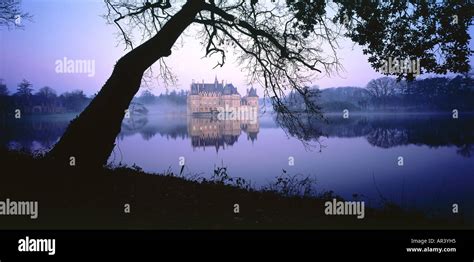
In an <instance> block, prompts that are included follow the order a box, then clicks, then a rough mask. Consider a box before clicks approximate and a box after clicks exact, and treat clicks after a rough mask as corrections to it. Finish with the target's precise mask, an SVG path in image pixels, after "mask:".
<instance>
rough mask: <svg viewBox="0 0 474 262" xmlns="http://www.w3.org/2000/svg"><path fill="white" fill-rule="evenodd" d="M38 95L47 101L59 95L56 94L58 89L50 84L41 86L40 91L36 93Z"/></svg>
mask: <svg viewBox="0 0 474 262" xmlns="http://www.w3.org/2000/svg"><path fill="white" fill-rule="evenodd" d="M36 95H37V96H38V97H39V98H40V99H41V100H45V101H48V100H52V99H55V98H57V96H58V95H57V94H56V91H55V90H54V89H52V88H51V87H49V86H45V87H42V88H40V89H39V90H38V92H37V93H36Z"/></svg>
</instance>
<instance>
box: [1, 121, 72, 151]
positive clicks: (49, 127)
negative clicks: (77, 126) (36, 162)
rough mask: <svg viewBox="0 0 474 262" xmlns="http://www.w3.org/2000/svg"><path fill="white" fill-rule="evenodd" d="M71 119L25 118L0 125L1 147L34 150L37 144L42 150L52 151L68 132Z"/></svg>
mask: <svg viewBox="0 0 474 262" xmlns="http://www.w3.org/2000/svg"><path fill="white" fill-rule="evenodd" d="M70 120H71V119H70V118H57V119H56V118H55V119H50V118H49V119H48V118H46V117H24V118H22V119H15V120H13V119H12V120H8V121H3V122H1V123H0V145H1V146H4V147H9V146H12V147H13V148H15V149H25V150H32V149H33V146H34V142H37V143H38V144H39V146H40V149H41V150H47V149H50V148H51V147H52V146H53V145H54V144H55V143H56V142H57V141H58V139H59V137H60V136H61V135H62V134H63V133H64V131H65V130H66V127H67V125H68V124H69V121H70Z"/></svg>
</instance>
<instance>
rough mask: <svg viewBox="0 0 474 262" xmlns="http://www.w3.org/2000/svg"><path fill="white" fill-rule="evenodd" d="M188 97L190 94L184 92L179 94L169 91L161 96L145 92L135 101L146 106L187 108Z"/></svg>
mask: <svg viewBox="0 0 474 262" xmlns="http://www.w3.org/2000/svg"><path fill="white" fill-rule="evenodd" d="M187 97H188V92H187V91H186V92H185V91H183V90H181V91H179V92H176V91H175V90H173V91H171V92H168V90H166V93H165V94H160V95H158V96H156V95H154V94H153V93H151V92H150V91H148V90H145V91H143V92H142V93H141V94H140V96H138V97H135V98H134V99H133V101H134V102H136V103H140V104H144V105H152V104H162V105H182V106H185V105H186V103H187V102H186V101H187Z"/></svg>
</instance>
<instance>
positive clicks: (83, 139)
mask: <svg viewBox="0 0 474 262" xmlns="http://www.w3.org/2000/svg"><path fill="white" fill-rule="evenodd" d="M203 2H204V0H188V1H187V3H186V4H185V5H184V6H183V8H182V9H181V10H180V11H179V12H178V13H176V14H175V15H174V16H173V17H172V18H171V19H170V20H169V21H168V22H167V23H166V24H165V25H164V26H163V27H162V29H161V30H160V31H159V32H158V33H157V34H156V35H155V36H154V37H153V38H151V39H150V40H148V41H146V42H145V43H143V44H142V45H140V46H138V47H137V48H135V49H133V50H132V51H130V52H129V53H127V54H126V55H125V56H123V57H122V58H120V60H119V61H118V62H117V64H116V65H115V67H114V71H113V72H112V75H111V76H110V78H109V79H108V80H107V82H106V83H105V85H104V86H103V87H102V89H101V90H100V92H99V93H98V94H97V96H96V97H95V98H94V99H93V100H92V101H91V103H90V104H89V106H88V107H87V108H86V109H85V110H84V111H83V112H82V113H81V114H80V115H79V116H78V117H77V118H76V119H74V120H73V121H71V123H70V124H69V126H68V128H67V130H66V132H65V133H64V135H63V136H62V137H61V139H60V141H59V142H58V143H57V144H56V145H55V147H54V148H53V149H52V150H51V151H50V152H49V153H48V155H47V158H48V159H50V160H53V161H55V162H58V163H59V164H61V165H68V164H69V163H70V160H71V157H74V159H75V162H76V165H77V166H81V167H100V166H103V165H104V164H106V163H107V159H108V158H109V156H110V154H111V152H112V150H113V148H114V146H115V138H116V137H117V135H118V134H119V132H120V129H121V124H122V120H123V118H124V115H125V110H127V108H128V106H129V105H130V102H131V100H132V99H133V97H134V95H135V94H136V93H137V92H138V90H139V88H140V84H141V80H142V76H143V73H144V72H145V70H146V69H148V68H149V67H150V66H151V65H152V64H153V63H155V62H156V61H157V60H158V59H160V58H162V57H165V56H169V55H170V54H171V47H172V46H173V44H174V43H175V42H176V40H177V39H178V37H179V36H180V35H181V33H182V32H183V31H184V30H185V29H186V28H187V27H188V26H189V25H190V24H191V23H192V21H193V19H194V18H195V16H196V15H197V13H198V12H199V11H200V10H201V7H202V3H203Z"/></svg>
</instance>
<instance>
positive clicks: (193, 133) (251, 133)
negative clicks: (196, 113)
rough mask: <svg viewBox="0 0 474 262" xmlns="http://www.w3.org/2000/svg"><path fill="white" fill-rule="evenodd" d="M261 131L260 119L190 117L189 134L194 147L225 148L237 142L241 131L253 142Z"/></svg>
mask: <svg viewBox="0 0 474 262" xmlns="http://www.w3.org/2000/svg"><path fill="white" fill-rule="evenodd" d="M259 131H260V124H259V121H258V119H257V120H253V121H248V120H226V121H221V120H217V119H215V118H211V117H206V118H204V117H202V118H199V117H188V134H189V136H190V137H191V145H192V147H193V148H199V147H202V148H205V147H215V148H216V152H217V151H219V148H222V149H225V148H226V146H232V145H233V144H234V143H235V142H237V140H238V138H239V136H240V134H241V132H244V133H246V134H247V139H248V140H251V141H252V143H253V141H255V140H257V134H258V132H259Z"/></svg>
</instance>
